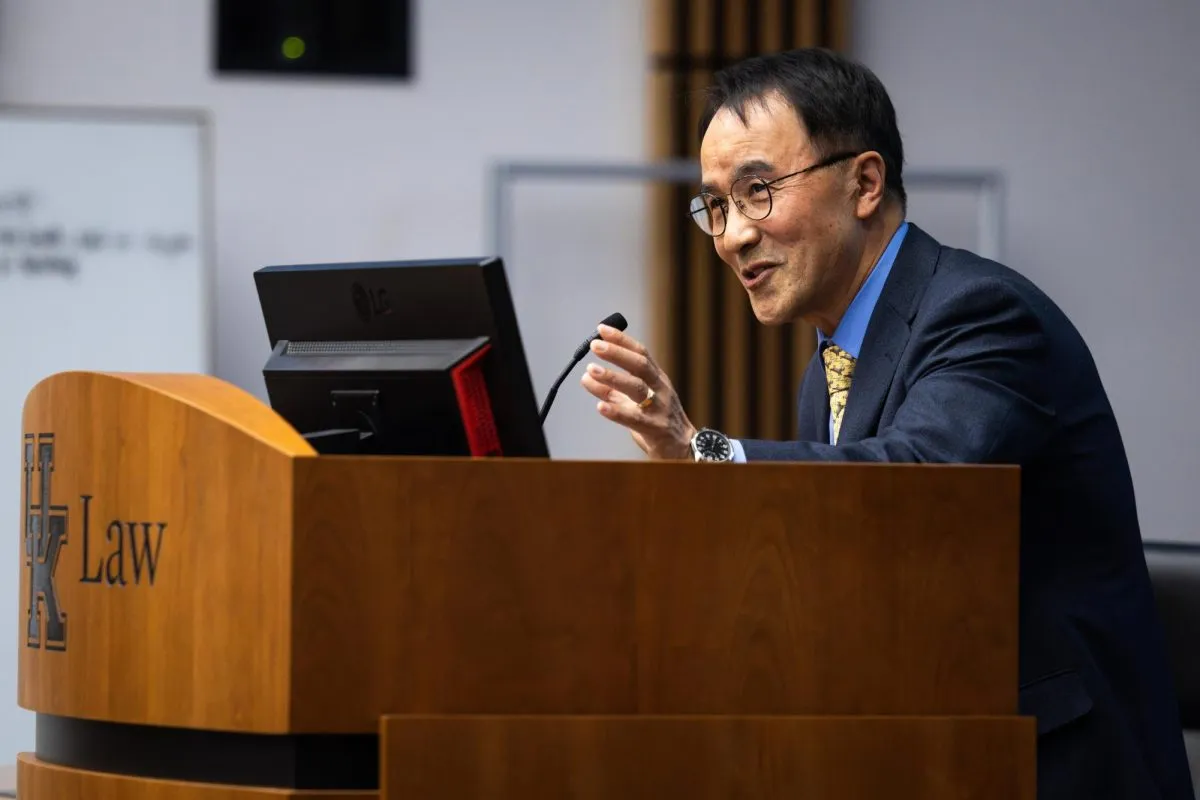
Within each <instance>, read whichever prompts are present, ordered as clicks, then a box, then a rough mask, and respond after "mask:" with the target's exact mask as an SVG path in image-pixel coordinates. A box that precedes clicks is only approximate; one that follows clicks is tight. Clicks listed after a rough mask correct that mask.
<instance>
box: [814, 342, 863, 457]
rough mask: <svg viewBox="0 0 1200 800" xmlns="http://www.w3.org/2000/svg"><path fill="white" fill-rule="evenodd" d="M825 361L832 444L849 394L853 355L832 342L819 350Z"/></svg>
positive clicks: (837, 432) (852, 376)
mask: <svg viewBox="0 0 1200 800" xmlns="http://www.w3.org/2000/svg"><path fill="white" fill-rule="evenodd" d="M821 360H822V361H824V362H825V383H826V385H827V386H828V387H829V413H830V414H831V415H832V416H833V442H832V443H833V444H837V440H838V434H839V433H841V430H842V414H843V413H845V411H846V399H847V398H848V397H849V396H850V381H851V380H852V379H853V378H854V363H855V362H854V356H852V355H850V354H849V353H847V352H846V351H845V350H843V349H842V348H840V347H838V346H837V345H836V344H834V343H833V342H830V343H829V344H827V345H825V347H824V348H823V349H822V350H821Z"/></svg>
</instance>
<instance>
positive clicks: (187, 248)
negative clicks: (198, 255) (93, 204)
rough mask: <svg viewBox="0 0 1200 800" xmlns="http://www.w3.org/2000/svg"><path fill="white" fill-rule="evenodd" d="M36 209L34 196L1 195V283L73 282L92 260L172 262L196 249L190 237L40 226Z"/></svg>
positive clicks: (19, 191) (51, 224) (10, 192)
mask: <svg viewBox="0 0 1200 800" xmlns="http://www.w3.org/2000/svg"><path fill="white" fill-rule="evenodd" d="M36 209H37V196H36V195H35V194H34V192H33V191H31V190H28V189H10V190H3V189H0V279H3V278H6V277H9V276H12V275H29V276H51V277H54V276H57V277H60V278H67V279H71V278H74V277H75V276H76V275H78V274H79V269H80V262H81V261H82V260H84V259H86V258H87V257H88V256H93V255H100V254H104V253H129V252H141V253H150V254H152V255H154V256H158V257H161V258H165V259H172V258H176V257H178V256H180V255H183V254H186V253H189V252H191V251H192V250H194V249H195V248H196V242H195V241H194V237H192V236H191V235H190V234H187V233H179V232H175V231H148V232H147V231H128V230H110V229H107V228H104V227H102V226H85V227H78V228H69V227H68V226H66V225H63V224H61V223H58V222H53V221H43V220H38V219H37V215H35V214H34V213H33V212H34V211H35V210H36Z"/></svg>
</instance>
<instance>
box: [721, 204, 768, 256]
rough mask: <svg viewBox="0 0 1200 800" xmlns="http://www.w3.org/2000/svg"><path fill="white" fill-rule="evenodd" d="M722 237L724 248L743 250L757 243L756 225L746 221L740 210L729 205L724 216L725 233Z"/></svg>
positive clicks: (749, 220) (752, 221) (748, 220)
mask: <svg viewBox="0 0 1200 800" xmlns="http://www.w3.org/2000/svg"><path fill="white" fill-rule="evenodd" d="M722 236H723V238H724V240H725V241H724V244H725V247H726V248H728V249H729V250H733V251H741V250H745V249H746V248H748V247H753V246H754V245H755V244H757V243H758V239H759V230H758V223H757V222H755V221H754V220H752V219H748V218H747V217H746V215H745V214H743V213H742V211H741V209H740V208H737V207H736V206H734V205H732V204H731V205H730V207H729V210H728V212H726V214H725V233H724V234H722Z"/></svg>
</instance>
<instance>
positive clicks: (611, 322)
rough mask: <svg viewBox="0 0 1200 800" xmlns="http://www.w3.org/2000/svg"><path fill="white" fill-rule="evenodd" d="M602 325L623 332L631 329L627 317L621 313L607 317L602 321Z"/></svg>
mask: <svg viewBox="0 0 1200 800" xmlns="http://www.w3.org/2000/svg"><path fill="white" fill-rule="evenodd" d="M600 324H601V325H607V326H608V327H610V328H616V329H617V330H619V331H623V330H625V329H626V328H627V327H629V323H628V322H626V321H625V315H624V314H622V313H621V312H620V311H618V312H616V313H615V314H609V315H608V316H607V317H605V318H604V319H602V320H600Z"/></svg>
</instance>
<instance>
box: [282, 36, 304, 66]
mask: <svg viewBox="0 0 1200 800" xmlns="http://www.w3.org/2000/svg"><path fill="white" fill-rule="evenodd" d="M280 49H281V50H282V51H283V57H284V58H286V59H288V60H290V61H295V60H296V59H297V58H299V57H300V56H302V55H304V40H303V39H301V38H300V37H299V36H289V37H287V38H286V39H284V40H283V46H282V47H281V48H280Z"/></svg>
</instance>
